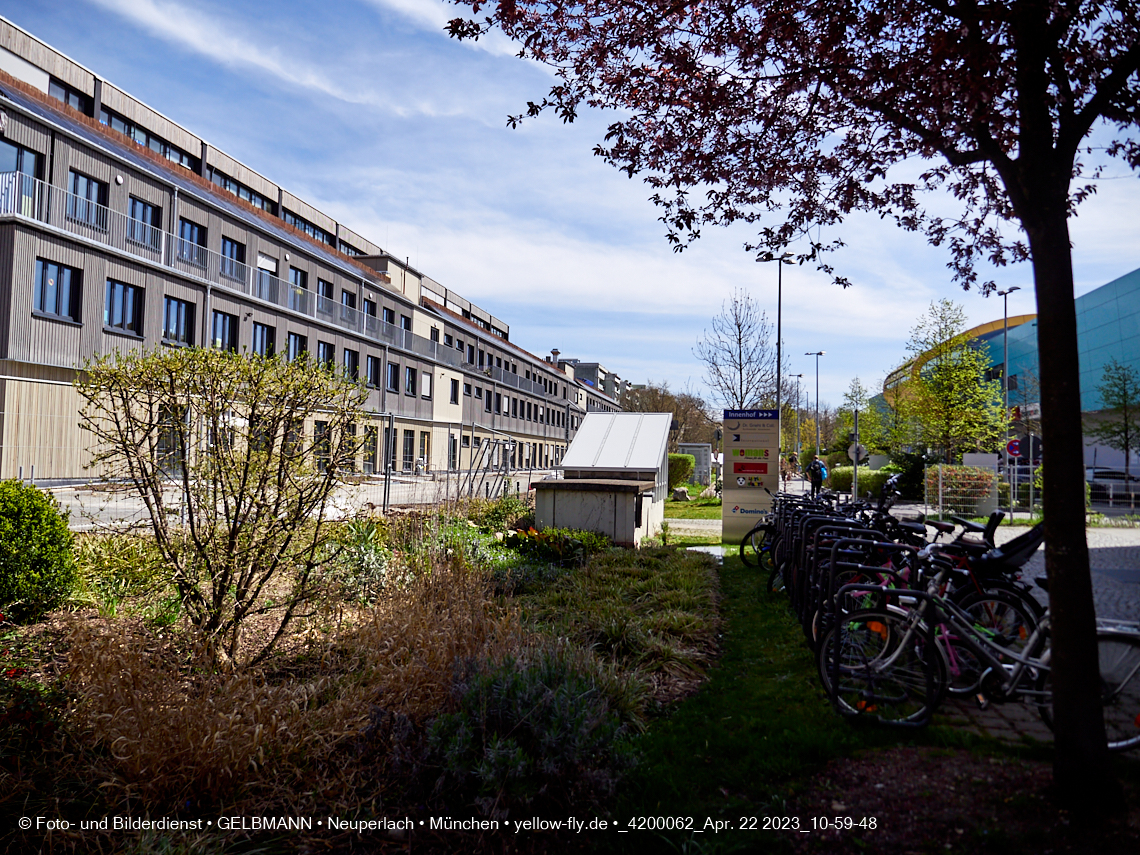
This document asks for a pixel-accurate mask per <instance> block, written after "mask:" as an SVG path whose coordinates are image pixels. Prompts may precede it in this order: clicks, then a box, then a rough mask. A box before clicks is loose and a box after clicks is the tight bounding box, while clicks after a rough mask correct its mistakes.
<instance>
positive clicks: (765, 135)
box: [449, 0, 1140, 807]
mask: <svg viewBox="0 0 1140 855" xmlns="http://www.w3.org/2000/svg"><path fill="white" fill-rule="evenodd" d="M458 2H460V3H462V4H465V5H468V6H470V7H471V8H472V12H473V14H474V16H475V18H476V19H477V20H464V19H456V20H454V21H452V22H451V24H450V25H449V31H450V32H451V34H452V35H453V36H455V37H457V38H477V37H478V36H479V35H481V34H482V33H484V32H486V31H487V30H489V29H490V28H492V27H495V28H499V29H501V30H502V31H504V32H505V33H506V34H507V35H508V36H510V37H512V38H514V39H516V40H517V41H518V42H519V43H520V44H521V45H522V55H523V56H525V57H529V58H532V59H535V60H538V61H540V62H544V63H546V64H548V65H550V66H552V67H553V68H555V69H556V70H557V73H558V78H559V79H558V82H557V84H556V85H555V86H553V87H552V88H551V90H550V92H549V93H548V94H547V95H546V96H545V97H544V98H543V99H542V100H541V101H539V102H536V103H531V104H530V105H528V109H527V111H526V113H527V114H528V115H531V116H534V115H537V114H539V113H541V112H542V111H544V110H546V109H552V110H554V111H555V112H556V113H557V114H558V115H559V116H560V117H561V118H562V119H563V120H565V121H571V120H573V119H574V117H575V115H576V114H577V111H578V110H579V109H580V108H581V107H582V106H583V105H589V106H593V107H601V108H610V109H613V110H616V111H618V115H619V116H620V118H619V120H618V121H616V122H614V124H612V125H611V126H610V129H609V133H608V134H607V135H606V139H605V141H604V143H603V144H602V145H600V146H598V148H597V149H596V152H597V154H599V155H601V156H602V157H604V158H605V159H606V160H608V161H609V162H611V163H613V164H614V165H615V166H617V167H619V168H620V169H622V170H624V171H626V172H628V173H629V174H630V175H631V176H632V175H635V174H640V175H642V176H644V178H645V180H646V181H647V182H648V183H649V184H650V185H651V187H652V188H653V200H654V201H655V202H656V203H657V204H658V205H660V206H661V208H662V211H663V215H662V221H663V222H664V223H665V224H666V227H667V230H668V238H669V240H670V241H672V242H674V244H675V245H676V247H677V248H682V247H684V246H685V245H686V244H687V243H688V242H689V241H691V240H692V239H694V238H696V237H697V236H698V235H699V232H700V229H701V228H702V227H704V226H706V225H725V224H728V223H732V222H735V221H744V222H748V223H752V224H755V229H756V232H755V235H756V236H755V240H754V241H753V242H752V243H751V244H750V245H749V246H748V247H747V248H748V249H749V250H750V251H752V252H755V253H757V255H758V256H759V257H762V258H768V257H774V256H779V255H781V254H782V253H783V252H784V251H785V250H786V249H787V248H789V247H790V248H795V247H797V246H799V247H802V249H801V251H800V253H799V257H800V260H801V261H808V260H810V261H814V262H815V263H816V264H817V265H819V267H820V268H822V269H824V270H825V271H827V272H828V273H830V274H831V275H832V276H833V277H834V278H835V279H836V281H838V282H839V283H841V284H846V283H845V281H844V280H843V278H842V277H840V276H837V275H836V274H835V272H834V271H833V270H832V268H831V265H830V264H829V263H828V262H827V261H826V259H825V257H824V256H822V255H821V254H822V253H823V252H824V251H825V250H828V249H831V248H833V247H835V246H837V245H839V243H840V242H839V241H832V242H830V243H826V242H825V240H824V238H823V237H822V236H821V230H822V229H825V228H826V227H828V226H835V225H837V224H838V223H840V222H842V220H843V219H844V218H845V217H846V216H847V215H848V214H850V213H852V212H861V211H869V212H875V213H878V214H879V215H881V216H882V217H885V218H891V219H893V220H894V221H895V222H896V223H897V224H898V225H900V226H902V227H903V228H904V229H908V230H911V231H919V232H921V233H923V234H924V235H925V236H926V237H927V239H928V240H929V241H930V242H931V243H933V244H935V245H939V246H945V247H947V248H948V249H949V251H950V267H951V269H952V270H953V273H954V278H955V279H956V280H957V281H959V282H960V283H961V284H962V285H963V287H966V288H969V287H971V286H977V287H981V288H982V289H983V290H984V291H987V292H988V291H991V290H993V289H994V284H993V283H992V282H979V281H978V274H977V268H978V266H979V263H988V264H994V265H999V266H1001V265H1005V264H1007V263H1009V262H1013V261H1022V260H1029V261H1031V262H1032V265H1033V279H1034V286H1035V289H1036V294H1037V308H1038V343H1039V352H1040V367H1041V376H1040V381H1041V392H1042V394H1041V412H1042V423H1043V432H1044V440H1045V448H1047V449H1048V453H1049V465H1048V466H1046V467H1045V479H1046V482H1045V490H1044V498H1045V520H1046V523H1045V525H1046V566H1047V568H1048V570H1049V574H1050V577H1051V584H1050V599H1051V602H1052V614H1053V657H1054V658H1053V668H1054V670H1053V686H1054V707H1055V725H1056V761H1055V766H1054V776H1055V780H1056V784H1057V785H1058V787H1059V788H1060V790H1061V792H1062V793H1063V795H1064V797H1065V799H1066V801H1067V802H1068V804H1070V805H1071V806H1073V807H1082V806H1084V807H1088V806H1096V805H1100V806H1103V805H1106V804H1113V803H1117V804H1118V803H1119V801H1120V797H1119V788H1118V786H1117V784H1116V781H1115V780H1114V778H1113V776H1112V774H1111V772H1110V768H1109V760H1108V755H1107V752H1106V750H1105V747H1104V743H1105V736H1104V727H1103V720H1102V717H1101V711H1100V705H1099V700H1098V699H1099V693H1100V687H1099V680H1098V677H1097V674H1098V671H1097V647H1096V640H1095V635H1094V612H1093V600H1092V585H1091V579H1090V576H1089V561H1088V549H1087V546H1086V543H1085V517H1084V513H1085V508H1084V471H1083V445H1082V441H1081V419H1080V395H1079V388H1078V383H1079V374H1078V362H1077V329H1076V313H1075V307H1074V301H1073V271H1072V254H1071V248H1070V243H1069V230H1068V218H1069V216H1071V215H1072V214H1073V212H1074V210H1075V208H1076V206H1077V205H1078V204H1079V203H1080V202H1081V200H1082V199H1084V198H1085V197H1086V196H1087V195H1088V194H1089V193H1091V192H1092V188H1091V187H1090V186H1088V185H1087V184H1085V183H1082V179H1085V180H1087V179H1089V178H1095V177H1096V175H1097V173H1098V170H1099V168H1101V167H1100V166H1098V165H1092V166H1089V165H1087V163H1082V158H1084V159H1085V160H1086V161H1088V162H1090V163H1091V162H1092V161H1094V160H1095V161H1096V163H1097V164H1103V163H1104V162H1106V161H1107V160H1108V159H1109V158H1110V157H1115V158H1118V159H1120V160H1123V161H1124V162H1125V163H1127V164H1128V165H1129V166H1130V167H1131V168H1133V169H1135V168H1136V167H1137V166H1138V165H1140V142H1138V140H1137V137H1136V135H1135V130H1136V125H1137V122H1138V120H1140V77H1138V71H1137V70H1138V67H1140V39H1138V30H1140V27H1138V18H1140V6H1138V5H1137V4H1136V2H1135V0H1086V2H1079V0H1074V1H1073V2H1069V0H993V2H985V0H864V2H843V0H838V2H837V0H827V2H818V0H814V2H813V0H805V2H801V3H791V2H787V0H761V2H754V3H742V2H735V0H712V2H701V0H692V2H685V0H658V2H654V1H653V0H610V2H606V1H605V0H581V1H580V2H558V0H499V2H483V0H458ZM523 118H524V116H513V117H510V118H509V122H510V123H511V124H512V125H513V124H517V123H518V122H519V121H520V120H521V119H523ZM1094 142H1095V145H1094ZM932 193H937V194H940V195H941V197H942V199H939V200H938V202H939V203H938V205H937V206H934V207H929V206H927V205H926V204H924V203H925V201H926V199H927V198H928V197H929V196H930V194H932ZM946 197H949V198H951V199H952V200H953V202H954V203H955V204H956V208H955V210H954V212H953V213H952V214H950V215H947V214H946V213H945V210H946V207H947V206H946V204H945V202H946Z"/></svg>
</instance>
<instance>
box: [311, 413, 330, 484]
mask: <svg viewBox="0 0 1140 855" xmlns="http://www.w3.org/2000/svg"><path fill="white" fill-rule="evenodd" d="M313 457H314V459H315V460H316V463H317V470H318V471H319V472H326V471H328V468H329V463H330V462H331V461H332V437H331V436H330V435H329V423H328V422H313Z"/></svg>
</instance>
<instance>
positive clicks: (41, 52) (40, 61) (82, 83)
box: [0, 21, 95, 97]
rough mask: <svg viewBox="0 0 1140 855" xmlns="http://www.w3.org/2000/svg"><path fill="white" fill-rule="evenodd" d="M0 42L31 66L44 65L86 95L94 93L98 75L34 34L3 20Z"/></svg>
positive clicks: (50, 71)
mask: <svg viewBox="0 0 1140 855" xmlns="http://www.w3.org/2000/svg"><path fill="white" fill-rule="evenodd" d="M0 45H2V46H3V47H5V48H7V49H8V50H10V51H12V53H14V54H16V55H18V56H21V57H23V58H24V59H25V60H27V61H28V62H30V63H32V65H35V66H37V67H38V68H42V69H43V70H44V71H46V72H47V73H48V74H50V75H51V76H52V77H56V78H58V79H60V80H62V81H63V82H64V83H67V84H68V85H69V86H73V87H74V88H75V89H78V90H79V91H80V92H82V93H83V94H85V95H88V96H92V97H94V95H95V75H94V74H92V73H91V72H90V71H87V70H86V69H84V68H83V67H82V66H80V65H78V64H77V63H75V62H73V61H72V60H70V59H68V58H67V57H65V56H64V55H63V54H61V53H60V52H59V51H57V50H54V49H52V48H50V47H48V46H47V45H45V44H44V43H43V42H41V41H40V40H39V39H37V38H36V37H35V36H33V35H31V34H30V33H26V32H24V31H23V30H21V29H19V28H17V27H14V26H12V25H11V24H9V23H8V22H7V21H0Z"/></svg>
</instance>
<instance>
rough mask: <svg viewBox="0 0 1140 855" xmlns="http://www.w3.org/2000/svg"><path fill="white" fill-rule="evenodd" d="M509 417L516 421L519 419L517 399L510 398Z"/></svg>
mask: <svg viewBox="0 0 1140 855" xmlns="http://www.w3.org/2000/svg"><path fill="white" fill-rule="evenodd" d="M511 417H512V418H516V419H517V418H518V417H519V399H518V398H511Z"/></svg>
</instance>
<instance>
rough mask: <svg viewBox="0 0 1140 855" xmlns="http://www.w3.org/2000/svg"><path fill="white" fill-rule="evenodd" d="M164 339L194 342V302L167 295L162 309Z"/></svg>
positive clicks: (175, 341)
mask: <svg viewBox="0 0 1140 855" xmlns="http://www.w3.org/2000/svg"><path fill="white" fill-rule="evenodd" d="M162 339H163V341H168V342H171V343H173V344H185V345H191V344H193V343H194V304H193V303H188V302H187V301H185V300H179V299H178V298H177V297H167V298H166V299H165V300H164V303H163V309H162Z"/></svg>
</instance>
